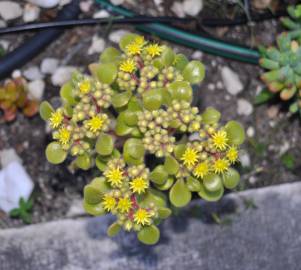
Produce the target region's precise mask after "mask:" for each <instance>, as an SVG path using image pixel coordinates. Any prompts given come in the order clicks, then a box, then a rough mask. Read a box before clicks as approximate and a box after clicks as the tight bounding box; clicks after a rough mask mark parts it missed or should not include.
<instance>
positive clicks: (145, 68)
mask: <svg viewBox="0 0 301 270" xmlns="http://www.w3.org/2000/svg"><path fill="white" fill-rule="evenodd" d="M120 49H121V51H119V50H117V49H115V48H107V49H106V50H105V51H104V52H103V53H102V54H101V56H100V61H99V62H98V63H93V64H91V65H90V70H91V73H92V76H89V75H84V74H81V73H79V72H77V73H74V75H73V77H72V79H71V81H70V82H68V83H67V84H65V85H64V86H63V87H62V89H61V93H60V94H61V98H62V106H61V107H59V108H57V109H53V108H52V107H51V105H50V104H49V103H47V102H44V103H43V104H42V105H41V109H40V112H41V116H42V117H43V119H45V120H46V121H47V122H48V123H49V125H50V127H51V128H52V131H53V133H52V134H53V139H54V141H53V142H51V143H50V144H49V145H48V146H47V149H46V156H47V158H48V160H49V161H50V162H51V163H54V164H59V163H62V162H63V161H64V160H65V159H66V157H67V156H68V155H70V156H71V157H74V158H73V161H72V164H73V165H74V166H77V167H79V168H81V169H89V168H91V167H93V166H94V165H95V166H96V167H97V168H98V169H99V170H100V173H99V177H97V178H95V179H93V180H92V182H91V183H90V184H88V185H87V186H86V187H85V189H84V207H85V209H86V211H87V212H88V213H90V214H92V215H96V216H98V215H103V214H106V213H112V214H113V215H115V216H116V221H115V222H114V223H113V224H112V225H111V226H110V227H109V228H108V234H109V235H110V236H113V235H115V234H117V233H118V232H119V230H120V229H121V228H123V229H124V230H126V231H135V232H136V233H137V236H138V239H139V240H140V241H141V242H143V243H145V244H155V243H156V242H157V241H158V240H159V236H160V232H159V229H158V227H157V225H158V224H159V223H160V222H161V221H162V220H163V219H165V218H167V217H168V216H169V215H170V214H171V209H170V206H171V205H172V206H174V207H183V206H185V205H187V204H188V203H189V202H190V200H191V198H192V193H193V192H195V193H196V194H198V195H199V196H200V197H201V198H203V199H205V200H207V201H216V200H218V199H220V198H221V196H222V195H223V193H224V188H228V189H233V188H235V187H236V185H237V184H238V182H239V179H240V176H239V174H238V172H237V171H236V170H235V169H234V168H232V165H233V164H235V163H236V162H237V161H238V148H239V145H240V144H242V143H243V141H244V136H245V135H244V130H243V128H242V127H241V125H240V124H239V123H238V122H235V121H230V122H228V123H227V124H226V125H222V124H220V123H219V120H220V117H221V114H220V113H219V112H218V111H216V110H215V109H213V108H211V107H209V108H207V109H206V110H205V111H204V112H203V113H202V114H200V112H199V110H198V108H197V107H194V106H192V105H191V102H192V99H193V90H192V87H191V85H193V84H199V83H200V82H201V81H202V80H203V78H204V75H205V69H204V66H203V64H202V63H200V62H199V61H191V62H189V61H188V60H187V58H186V57H185V56H184V55H182V54H176V53H175V52H174V51H173V50H172V49H171V48H169V47H167V46H165V45H159V44H157V43H154V42H149V41H146V40H145V39H144V37H142V36H139V35H136V34H128V35H125V36H124V37H123V38H122V39H121V41H120Z"/></svg>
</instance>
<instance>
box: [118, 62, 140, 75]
mask: <svg viewBox="0 0 301 270" xmlns="http://www.w3.org/2000/svg"><path fill="white" fill-rule="evenodd" d="M120 70H121V71H123V72H128V73H133V72H134V71H135V70H136V63H135V61H134V60H133V59H127V60H125V61H123V62H122V63H121V64H120Z"/></svg>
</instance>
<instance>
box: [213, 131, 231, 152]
mask: <svg viewBox="0 0 301 270" xmlns="http://www.w3.org/2000/svg"><path fill="white" fill-rule="evenodd" d="M212 140H213V145H214V147H215V149H217V150H225V149H226V148H227V141H228V138H227V132H226V131H224V130H220V131H217V132H215V133H213V135H212Z"/></svg>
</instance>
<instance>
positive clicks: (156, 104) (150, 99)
mask: <svg viewBox="0 0 301 270" xmlns="http://www.w3.org/2000/svg"><path fill="white" fill-rule="evenodd" d="M142 100H143V106H144V108H145V109H147V110H149V111H153V110H157V109H159V108H160V107H161V105H162V101H163V99H162V95H161V91H160V90H158V89H153V90H149V91H147V92H145V93H144V94H143V96H142Z"/></svg>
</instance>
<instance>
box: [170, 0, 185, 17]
mask: <svg viewBox="0 0 301 270" xmlns="http://www.w3.org/2000/svg"><path fill="white" fill-rule="evenodd" d="M171 11H172V12H174V13H175V14H176V15H177V17H179V18H184V17H185V12H184V9H183V5H182V3H180V2H174V3H173V4H172V6H171Z"/></svg>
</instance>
